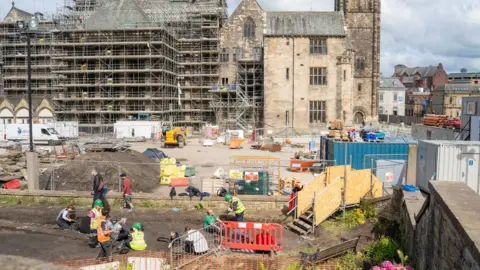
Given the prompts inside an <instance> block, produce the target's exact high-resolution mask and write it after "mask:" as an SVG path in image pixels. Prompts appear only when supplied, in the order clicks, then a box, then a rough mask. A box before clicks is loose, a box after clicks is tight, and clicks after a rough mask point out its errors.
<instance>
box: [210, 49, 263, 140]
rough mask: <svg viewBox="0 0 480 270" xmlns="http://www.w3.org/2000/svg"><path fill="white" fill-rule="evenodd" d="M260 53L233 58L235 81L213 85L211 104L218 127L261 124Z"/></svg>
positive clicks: (244, 126)
mask: <svg viewBox="0 0 480 270" xmlns="http://www.w3.org/2000/svg"><path fill="white" fill-rule="evenodd" d="M262 59H263V57H262V55H261V54H260V53H256V54H254V55H253V58H251V59H238V60H237V61H236V71H237V72H236V82H235V83H233V84H228V85H214V86H213V88H212V89H211V90H210V93H212V94H214V100H213V101H212V103H211V107H212V108H214V111H215V116H216V119H217V124H218V125H219V126H220V129H221V130H227V129H233V130H235V129H242V130H244V131H248V130H251V129H253V128H263V124H264V123H263V61H262Z"/></svg>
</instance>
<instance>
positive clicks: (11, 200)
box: [0, 196, 19, 205]
mask: <svg viewBox="0 0 480 270" xmlns="http://www.w3.org/2000/svg"><path fill="white" fill-rule="evenodd" d="M0 204H2V205H16V204H19V199H18V198H16V197H10V196H1V197H0Z"/></svg>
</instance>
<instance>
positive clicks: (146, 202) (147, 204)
mask: <svg viewBox="0 0 480 270" xmlns="http://www.w3.org/2000/svg"><path fill="white" fill-rule="evenodd" d="M143 207H145V208H152V207H153V202H152V201H144V202H143Z"/></svg>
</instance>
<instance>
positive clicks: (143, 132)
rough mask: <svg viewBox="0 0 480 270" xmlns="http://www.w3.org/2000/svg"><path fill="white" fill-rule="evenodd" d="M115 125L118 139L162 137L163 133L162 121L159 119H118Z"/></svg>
mask: <svg viewBox="0 0 480 270" xmlns="http://www.w3.org/2000/svg"><path fill="white" fill-rule="evenodd" d="M113 127H114V130H115V136H116V138H117V139H123V138H135V137H144V138H145V139H160V137H161V135H162V122H159V121H141V120H140V121H117V122H116V123H115V124H114V126H113Z"/></svg>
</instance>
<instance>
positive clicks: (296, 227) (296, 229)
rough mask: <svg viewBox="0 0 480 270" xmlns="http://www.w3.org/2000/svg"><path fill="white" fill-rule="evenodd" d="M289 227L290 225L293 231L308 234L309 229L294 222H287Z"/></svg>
mask: <svg viewBox="0 0 480 270" xmlns="http://www.w3.org/2000/svg"><path fill="white" fill-rule="evenodd" d="M287 227H288V228H289V229H290V230H292V231H294V232H296V233H298V234H302V235H305V234H307V231H305V230H304V229H302V228H300V227H298V226H296V225H295V224H293V222H291V223H288V224H287Z"/></svg>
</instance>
